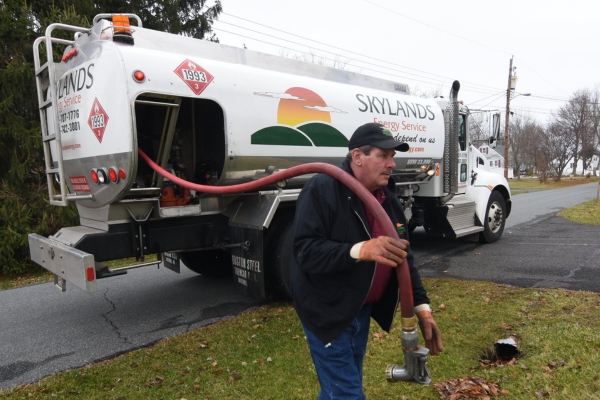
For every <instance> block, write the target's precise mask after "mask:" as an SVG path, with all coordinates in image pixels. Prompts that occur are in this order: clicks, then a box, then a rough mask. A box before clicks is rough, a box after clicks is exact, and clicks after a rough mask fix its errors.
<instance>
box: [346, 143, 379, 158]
mask: <svg viewBox="0 0 600 400" xmlns="http://www.w3.org/2000/svg"><path fill="white" fill-rule="evenodd" d="M373 147H375V146H373V145H372V144H365V145H364V146H360V147H357V149H359V150H360V151H361V152H362V153H363V154H364V155H366V156H368V155H369V154H371V150H373ZM346 160H348V162H350V161H352V150H350V151H349V152H348V154H346Z"/></svg>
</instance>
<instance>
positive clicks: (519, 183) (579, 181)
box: [508, 176, 600, 191]
mask: <svg viewBox="0 0 600 400" xmlns="http://www.w3.org/2000/svg"><path fill="white" fill-rule="evenodd" d="M599 179H600V178H599V177H597V176H593V177H589V178H586V177H581V176H579V177H572V178H571V177H563V178H562V179H561V180H560V181H558V182H554V181H553V180H552V179H550V180H548V182H544V183H542V182H540V181H539V179H535V178H521V179H509V180H508V186H509V187H510V190H511V191H514V190H518V191H521V190H525V191H527V190H550V189H561V188H565V187H570V186H576V185H585V184H586V183H593V182H598V180H599Z"/></svg>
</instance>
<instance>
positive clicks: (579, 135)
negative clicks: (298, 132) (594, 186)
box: [554, 89, 597, 174]
mask: <svg viewBox="0 0 600 400" xmlns="http://www.w3.org/2000/svg"><path fill="white" fill-rule="evenodd" d="M594 97H595V94H594V93H593V91H591V90H589V89H584V90H578V91H576V92H575V93H574V94H573V96H571V98H570V99H569V101H568V102H567V104H565V105H564V106H563V107H561V108H559V109H558V112H557V114H556V115H555V118H554V119H555V122H556V123H557V124H559V125H560V126H561V130H567V131H568V132H569V134H570V135H571V136H572V138H573V140H572V142H571V146H572V148H571V149H570V151H571V153H572V156H573V168H574V170H573V173H575V174H576V173H577V171H576V170H575V169H576V168H577V163H578V161H579V160H580V159H581V160H582V161H583V170H582V173H585V168H586V166H587V164H588V160H589V159H590V158H591V157H592V156H593V153H594V151H595V148H596V143H597V140H596V139H597V125H596V127H595V126H594V121H593V119H594V118H593V117H594V107H595V105H594V100H593V98H594Z"/></svg>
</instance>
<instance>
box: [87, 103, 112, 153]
mask: <svg viewBox="0 0 600 400" xmlns="http://www.w3.org/2000/svg"><path fill="white" fill-rule="evenodd" d="M107 124H108V114H107V113H106V111H104V108H102V105H101V104H100V102H99V101H98V98H97V97H96V98H95V99H94V104H93V105H92V111H91V112H90V116H89V118H88V125H89V126H90V128H92V132H94V135H95V136H96V139H98V141H99V142H100V143H102V138H103V137H104V130H105V129H106V125H107Z"/></svg>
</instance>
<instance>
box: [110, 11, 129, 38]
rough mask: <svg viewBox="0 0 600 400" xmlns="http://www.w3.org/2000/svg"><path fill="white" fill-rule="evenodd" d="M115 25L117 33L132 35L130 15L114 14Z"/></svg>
mask: <svg viewBox="0 0 600 400" xmlns="http://www.w3.org/2000/svg"><path fill="white" fill-rule="evenodd" d="M112 21H113V27H114V29H115V33H122V34H126V35H131V26H130V25H129V17H127V16H125V15H121V14H117V15H113V17H112Z"/></svg>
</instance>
